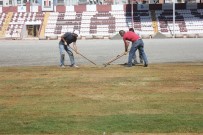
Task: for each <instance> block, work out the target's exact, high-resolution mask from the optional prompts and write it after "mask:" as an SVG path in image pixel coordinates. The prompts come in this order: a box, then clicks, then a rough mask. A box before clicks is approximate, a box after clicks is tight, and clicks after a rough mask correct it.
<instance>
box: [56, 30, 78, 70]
mask: <svg viewBox="0 0 203 135" xmlns="http://www.w3.org/2000/svg"><path fill="white" fill-rule="evenodd" d="M78 34H79V31H77V30H75V31H74V32H73V33H70V32H66V33H65V34H64V35H62V36H61V40H60V42H59V50H60V66H61V67H65V65H64V60H65V51H66V52H67V53H68V55H69V58H70V62H71V65H70V66H71V67H78V66H77V65H76V64H75V59H74V56H73V52H72V51H71V48H70V44H71V43H73V49H74V50H75V52H76V53H77V46H76V41H77V37H78Z"/></svg>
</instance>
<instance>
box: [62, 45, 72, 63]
mask: <svg viewBox="0 0 203 135" xmlns="http://www.w3.org/2000/svg"><path fill="white" fill-rule="evenodd" d="M59 51H60V65H61V66H62V65H64V60H65V51H66V52H67V53H68V55H69V58H70V63H71V65H74V64H75V60H74V56H73V53H72V51H71V48H70V47H69V46H68V45H67V46H65V45H63V44H59Z"/></svg>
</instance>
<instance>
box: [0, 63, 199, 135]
mask: <svg viewBox="0 0 203 135" xmlns="http://www.w3.org/2000/svg"><path fill="white" fill-rule="evenodd" d="M202 67H203V64H202V63H192V64H187V63H183V64H154V65H150V66H149V67H148V68H143V67H141V66H136V67H133V68H125V67H123V66H118V65H117V66H108V67H106V68H102V67H80V68H79V69H74V68H65V69H61V68H58V67H2V68H0V133H1V134H7V133H19V134H23V133H26V134H35V133H40V134H44V133H53V134H61V133H62V134H102V133H103V132H106V133H108V134H113V133H115V134H124V133H125V134H128V133H129V134H131V133H132V134H134V133H177V134H179V133H203V130H202V127H203V92H202V91H203V83H202V82H203V68H202Z"/></svg>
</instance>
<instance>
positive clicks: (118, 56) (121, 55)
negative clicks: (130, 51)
mask: <svg viewBox="0 0 203 135" xmlns="http://www.w3.org/2000/svg"><path fill="white" fill-rule="evenodd" d="M124 55H126V52H123V53H121V54H119V55H117V56H116V57H114V58H112V59H111V60H109V61H108V62H107V63H105V64H104V67H106V66H107V65H109V64H110V63H112V62H114V61H116V60H117V59H119V58H121V57H123V56H124Z"/></svg>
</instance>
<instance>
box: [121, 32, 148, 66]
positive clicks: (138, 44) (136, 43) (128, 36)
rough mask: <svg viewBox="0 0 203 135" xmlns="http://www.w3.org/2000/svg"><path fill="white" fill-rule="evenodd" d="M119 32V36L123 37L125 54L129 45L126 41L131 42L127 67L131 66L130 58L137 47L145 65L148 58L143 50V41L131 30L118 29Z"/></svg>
mask: <svg viewBox="0 0 203 135" xmlns="http://www.w3.org/2000/svg"><path fill="white" fill-rule="evenodd" d="M119 34H120V36H121V37H123V41H124V45H125V52H126V54H127V52H128V46H129V44H128V42H127V41H131V42H132V46H131V48H130V52H129V57H128V67H132V59H133V58H134V56H135V52H136V50H137V49H139V51H140V54H141V55H142V58H143V60H144V67H147V66H148V60H147V56H146V54H145V52H144V42H143V41H142V39H141V38H140V37H139V36H138V35H137V34H136V33H134V32H132V31H128V32H125V31H124V30H120V31H119Z"/></svg>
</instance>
